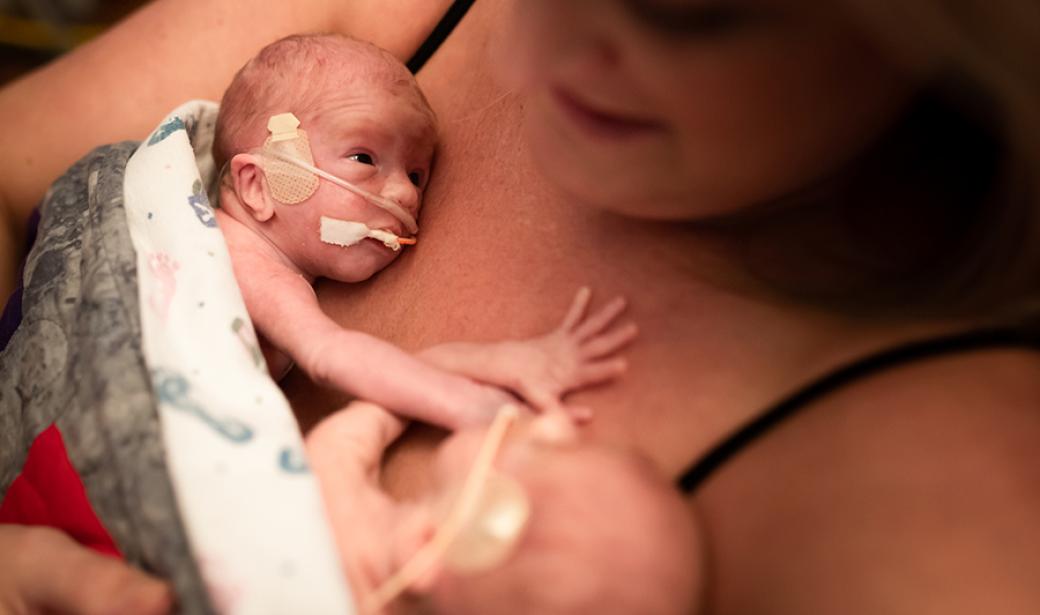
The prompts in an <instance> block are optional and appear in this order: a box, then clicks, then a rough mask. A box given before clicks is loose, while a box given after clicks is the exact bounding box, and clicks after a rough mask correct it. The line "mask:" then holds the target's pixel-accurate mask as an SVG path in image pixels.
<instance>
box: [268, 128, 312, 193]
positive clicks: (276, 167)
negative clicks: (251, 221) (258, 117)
mask: <svg viewBox="0 0 1040 615" xmlns="http://www.w3.org/2000/svg"><path fill="white" fill-rule="evenodd" d="M299 125H300V120H298V119H296V116H295V115H293V114H292V113H280V114H278V115H272V116H271V119H270V120H268V122H267V129H268V130H269V131H270V132H271V135H270V136H269V137H267V140H266V141H264V145H263V148H262V151H263V152H264V153H267V154H271V155H268V156H263V162H262V163H261V164H262V165H263V169H264V174H265V175H266V176H267V186H268V188H269V189H270V190H271V197H273V198H274V199H275V200H276V201H278V202H280V203H285V204H287V205H295V204H296V203H302V202H303V201H306V200H307V199H309V198H311V195H312V194H314V191H315V190H317V189H318V176H317V175H315V174H314V173H311V172H310V171H307V170H306V169H302V168H300V167H298V166H296V165H294V164H292V163H290V162H286V161H284V160H281V159H279V156H282V157H289V158H295V159H298V160H302V161H304V162H306V163H307V164H310V165H313V164H314V157H313V155H312V154H311V144H310V140H309V139H308V138H307V133H306V132H304V131H303V130H300V129H299Z"/></svg>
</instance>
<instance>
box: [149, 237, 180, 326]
mask: <svg viewBox="0 0 1040 615" xmlns="http://www.w3.org/2000/svg"><path fill="white" fill-rule="evenodd" d="M179 268H180V265H179V264H178V263H177V261H175V260H173V259H172V258H170V255H169V254H166V253H165V252H154V253H152V254H149V255H148V269H149V270H150V271H151V273H152V277H153V278H154V280H155V283H154V285H153V288H152V292H151V294H150V295H149V297H148V303H149V304H150V305H151V307H152V309H153V310H154V311H155V313H156V315H157V316H159V320H161V321H163V322H166V316H167V314H169V312H170V303H171V302H172V301H173V295H174V293H175V292H176V291H177V269H179Z"/></svg>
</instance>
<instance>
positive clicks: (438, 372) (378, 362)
mask: <svg viewBox="0 0 1040 615" xmlns="http://www.w3.org/2000/svg"><path fill="white" fill-rule="evenodd" d="M233 261H234V266H235V272H236V278H237V279H238V282H239V287H240V289H241V290H242V295H243V298H244V299H245V303H246V308H247V309H248V311H249V315H250V317H251V318H252V320H253V323H254V324H255V326H256V328H257V330H258V331H259V332H260V333H261V334H262V335H263V336H264V337H265V338H267V340H268V341H269V342H270V343H271V344H272V345H274V346H275V347H276V348H278V349H279V350H281V351H283V352H285V353H286V354H288V355H289V356H290V357H291V358H292V359H293V361H295V362H296V364H297V365H298V366H299V367H300V368H301V369H303V370H304V372H306V373H307V375H308V376H310V377H311V378H312V379H313V380H315V381H316V382H318V383H320V384H323V385H326V386H332V387H335V388H337V389H341V390H344V391H347V392H349V393H351V394H353V395H356V396H358V397H360V398H363V399H366V400H370V401H373V402H376V403H379V404H381V405H384V406H386V407H388V408H393V409H394V410H395V411H398V412H400V413H402V414H404V415H407V416H409V417H411V418H416V419H419V420H422V421H425V422H428V423H433V424H435V425H440V426H443V427H448V428H453V429H454V428H458V427H461V426H465V425H469V424H474V423H482V422H485V421H487V420H488V419H489V418H491V417H492V416H493V413H494V411H495V410H497V409H498V407H499V406H501V405H502V404H504V403H508V402H509V401H512V398H511V396H510V395H509V394H508V393H506V392H504V391H501V390H499V389H496V388H493V387H489V386H484V385H480V384H477V383H475V382H473V381H471V380H469V379H467V378H464V377H462V376H458V375H455V374H452V373H449V372H447V371H443V370H442V369H438V368H437V367H434V366H432V365H430V364H428V363H425V362H423V361H420V360H419V359H417V358H415V357H413V356H411V355H409V354H408V353H406V352H404V351H403V350H401V349H399V348H397V347H396V346H393V345H392V344H389V343H387V342H384V341H382V340H379V339H377V338H374V337H372V336H370V335H366V334H364V333H361V332H358V331H351V330H348V329H344V328H343V327H341V326H340V325H339V324H337V323H336V322H335V321H333V320H332V319H330V318H329V317H328V316H326V315H325V313H324V312H322V310H321V307H320V306H319V305H318V300H317V297H316V296H315V294H314V290H313V289H312V288H311V286H310V284H309V283H308V282H307V280H305V279H304V278H303V277H301V276H299V275H297V274H296V273H294V272H293V271H291V270H289V269H288V268H286V267H285V266H283V265H281V264H280V263H277V262H274V261H272V260H271V259H269V258H265V257H262V256H251V255H243V254H241V253H239V254H237V255H235V256H234V258H233Z"/></svg>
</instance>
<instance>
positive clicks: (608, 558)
mask: <svg viewBox="0 0 1040 615" xmlns="http://www.w3.org/2000/svg"><path fill="white" fill-rule="evenodd" d="M543 428H544V425H539V424H538V421H534V422H533V423H532V424H531V425H529V426H527V427H523V426H521V427H520V428H519V430H518V431H519V432H520V433H518V434H514V435H513V436H512V437H511V438H510V442H508V443H507V444H506V445H505V447H504V448H503V450H502V451H501V453H500V454H499V455H498V459H497V461H496V462H495V467H496V472H501V473H502V474H504V475H506V476H508V477H510V478H511V479H512V480H515V481H516V483H517V484H518V485H519V486H520V487H521V488H522V491H523V492H525V493H526V500H527V502H528V503H529V515H530V516H529V518H528V521H527V523H526V525H525V526H524V527H523V529H522V530H521V533H520V534H519V537H518V538H517V539H516V543H515V545H514V546H513V547H512V549H511V552H510V553H509V554H508V555H506V556H505V558H504V559H503V560H502V561H501V563H500V564H498V565H496V566H494V567H492V568H490V569H487V570H483V571H479V572H466V573H462V572H455V571H452V570H451V566H449V565H447V564H442V565H440V566H439V567H438V569H436V570H435V571H434V572H433V574H429V575H427V576H426V577H425V578H424V579H422V581H420V582H419V583H418V584H416V585H415V586H413V588H412V589H413V591H412V592H411V595H410V597H408V598H405V599H403V600H401V601H400V603H399V604H398V605H396V606H397V607H398V608H399V609H400V612H414V611H419V612H431V613H452V614H463V613H481V614H506V613H540V614H546V615H564V614H574V615H578V614H584V613H599V614H613V613H617V614H623V613H640V614H641V615H656V614H660V615H666V614H667V615H681V614H684V613H688V612H691V611H692V610H693V609H694V606H695V601H696V600H697V598H698V587H697V583H696V579H697V574H698V571H699V560H698V544H697V540H696V533H695V531H694V527H693V519H692V516H691V513H690V510H689V507H688V505H687V504H686V503H685V502H684V501H683V499H682V498H681V497H680V496H679V494H678V492H677V491H676V489H675V487H674V486H673V485H671V484H670V483H669V482H668V481H667V480H665V479H664V478H663V477H662V476H661V475H660V473H659V472H657V471H656V470H655V469H654V468H653V467H652V466H651V464H650V463H649V462H648V461H647V460H645V459H643V458H642V457H639V456H637V455H635V454H631V453H627V452H621V451H618V450H614V449H610V448H607V447H604V446H601V445H595V444H591V443H587V442H582V441H580V440H579V439H578V438H577V436H576V435H574V436H567V437H552V438H546V437H545V435H544V434H545V430H544V429H543ZM536 432H541V433H536ZM557 433H558V432H557ZM483 438H484V433H483V432H469V433H460V434H457V435H455V436H453V437H452V438H451V439H449V441H447V442H446V443H445V444H444V445H443V446H442V449H441V451H440V454H439V459H438V473H439V474H440V475H441V477H442V478H446V480H447V483H448V484H451V483H453V482H457V481H458V480H459V478H460V477H461V476H463V475H465V474H466V472H467V471H468V468H469V467H470V466H471V465H472V464H473V460H474V456H475V455H476V454H477V450H478V448H479V447H480V446H481V442H482V441H483ZM507 480H508V479H507ZM506 516H507V517H508V515H506ZM492 533H493V532H492ZM464 559H465V555H463V560H464Z"/></svg>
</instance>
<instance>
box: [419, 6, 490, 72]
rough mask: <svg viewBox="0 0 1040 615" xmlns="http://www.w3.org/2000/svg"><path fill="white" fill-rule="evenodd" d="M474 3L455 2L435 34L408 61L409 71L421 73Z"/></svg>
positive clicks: (442, 18)
mask: <svg viewBox="0 0 1040 615" xmlns="http://www.w3.org/2000/svg"><path fill="white" fill-rule="evenodd" d="M473 2H474V0H455V2H454V3H453V4H452V5H451V7H449V8H448V11H447V12H446V13H444V17H441V20H440V22H438V23H437V26H436V27H434V29H433V32H430V35H429V36H427V37H426V40H425V41H423V44H422V45H420V46H419V49H418V51H416V52H415V55H413V56H412V59H410V60H408V64H407V66H408V70H410V71H412V74H415V73H417V72H419V69H421V68H422V67H423V66H424V65H425V64H426V61H427V60H429V59H430V57H431V56H432V55H433V54H434V52H436V51H437V49H439V48H440V46H441V44H442V43H443V42H444V41H445V39H447V38H448V35H450V34H451V32H452V30H454V29H455V26H457V25H459V22H460V21H462V18H463V17H464V16H465V15H466V11H468V10H469V7H471V6H473Z"/></svg>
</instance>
